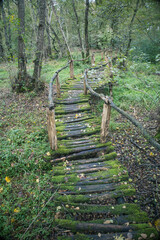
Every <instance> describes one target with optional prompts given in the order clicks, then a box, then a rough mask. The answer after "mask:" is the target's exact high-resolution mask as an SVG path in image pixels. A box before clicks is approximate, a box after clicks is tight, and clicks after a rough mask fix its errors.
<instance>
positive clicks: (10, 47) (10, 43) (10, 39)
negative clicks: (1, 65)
mask: <svg viewBox="0 0 160 240" xmlns="http://www.w3.org/2000/svg"><path fill="white" fill-rule="evenodd" d="M7 9H8V16H11V12H10V4H9V0H7ZM8 39H9V53H10V57H11V60H12V61H13V53H12V38H11V24H10V21H8Z"/></svg>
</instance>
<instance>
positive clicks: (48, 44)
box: [46, 8, 52, 57]
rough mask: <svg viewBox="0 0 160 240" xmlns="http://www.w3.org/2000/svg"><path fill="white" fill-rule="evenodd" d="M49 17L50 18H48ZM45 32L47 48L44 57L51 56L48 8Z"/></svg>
mask: <svg viewBox="0 0 160 240" xmlns="http://www.w3.org/2000/svg"><path fill="white" fill-rule="evenodd" d="M50 19H51V18H50ZM46 22H47V24H46V33H47V49H46V57H52V47H51V39H50V28H49V26H50V21H49V18H48V9H47V8H46Z"/></svg>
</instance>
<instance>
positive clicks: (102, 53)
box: [101, 51, 104, 61]
mask: <svg viewBox="0 0 160 240" xmlns="http://www.w3.org/2000/svg"><path fill="white" fill-rule="evenodd" d="M103 55H104V52H103V51H102V52H101V61H103Z"/></svg>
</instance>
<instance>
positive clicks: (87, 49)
mask: <svg viewBox="0 0 160 240" xmlns="http://www.w3.org/2000/svg"><path fill="white" fill-rule="evenodd" d="M88 13H89V0H86V10H85V48H86V57H89V41H88Z"/></svg>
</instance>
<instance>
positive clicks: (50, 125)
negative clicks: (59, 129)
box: [47, 109, 57, 150]
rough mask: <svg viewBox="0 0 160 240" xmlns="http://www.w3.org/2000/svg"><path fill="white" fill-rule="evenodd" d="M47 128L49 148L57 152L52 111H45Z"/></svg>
mask: <svg viewBox="0 0 160 240" xmlns="http://www.w3.org/2000/svg"><path fill="white" fill-rule="evenodd" d="M47 127H48V137H49V143H50V147H51V149H52V150H57V135H56V125H55V112H54V109H52V110H49V109H47Z"/></svg>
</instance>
